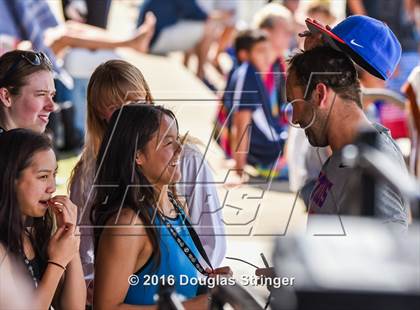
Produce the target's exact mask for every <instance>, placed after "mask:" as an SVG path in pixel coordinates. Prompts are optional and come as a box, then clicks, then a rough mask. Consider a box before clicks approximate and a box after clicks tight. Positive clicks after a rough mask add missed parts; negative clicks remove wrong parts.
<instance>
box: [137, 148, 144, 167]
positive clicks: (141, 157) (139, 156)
mask: <svg viewBox="0 0 420 310" xmlns="http://www.w3.org/2000/svg"><path fill="white" fill-rule="evenodd" d="M135 161H136V164H137V165H138V166H141V165H143V164H144V161H145V158H144V154H143V153H142V152H140V151H137V152H136V159H135Z"/></svg>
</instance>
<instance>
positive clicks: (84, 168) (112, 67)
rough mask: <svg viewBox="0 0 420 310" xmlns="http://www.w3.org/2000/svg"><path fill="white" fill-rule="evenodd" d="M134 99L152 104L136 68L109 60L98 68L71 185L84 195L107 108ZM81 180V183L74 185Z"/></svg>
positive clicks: (90, 94)
mask: <svg viewBox="0 0 420 310" xmlns="http://www.w3.org/2000/svg"><path fill="white" fill-rule="evenodd" d="M135 101H142V102H145V103H150V104H151V103H153V98H152V94H151V92H150V88H149V85H148V84H147V82H146V80H145V79H144V76H143V74H142V73H141V71H140V70H139V69H138V68H137V67H135V66H133V65H132V64H130V63H128V62H126V61H124V60H110V61H107V62H105V63H103V64H101V65H99V66H98V67H97V68H96V69H95V71H94V72H93V74H92V76H91V78H90V80H89V84H88V88H87V126H86V127H87V130H86V134H85V147H84V149H83V152H82V155H81V158H80V160H79V162H78V163H77V164H76V166H75V167H74V169H73V171H72V175H71V177H70V182H69V187H70V188H73V186H76V185H77V186H80V188H79V189H81V192H80V194H83V195H86V194H87V193H86V192H85V190H89V189H87V188H85V186H87V185H90V183H91V180H90V178H92V177H93V176H94V170H95V163H96V157H97V155H98V152H99V147H100V145H101V142H102V139H103V136H104V134H105V131H106V128H107V120H106V118H105V114H106V111H109V110H110V109H113V110H116V109H118V108H120V107H121V106H123V105H124V104H127V103H129V102H135ZM78 178H80V179H78ZM79 180H80V182H81V183H80V184H75V183H76V182H78V181H79ZM80 207H82V206H80Z"/></svg>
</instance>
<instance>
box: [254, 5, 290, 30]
mask: <svg viewBox="0 0 420 310" xmlns="http://www.w3.org/2000/svg"><path fill="white" fill-rule="evenodd" d="M277 19H281V20H282V21H283V22H285V23H293V15H292V13H291V12H290V10H289V9H288V8H286V7H285V6H284V5H281V4H278V3H269V4H267V5H265V6H263V7H262V8H261V9H259V10H258V11H257V13H256V14H255V16H254V19H253V22H252V24H253V26H254V28H259V29H272V28H273V27H274V23H275V21H276V20H277Z"/></svg>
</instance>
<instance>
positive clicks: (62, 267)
mask: <svg viewBox="0 0 420 310" xmlns="http://www.w3.org/2000/svg"><path fill="white" fill-rule="evenodd" d="M48 264H53V265H56V266H58V267H60V268H61V269H63V270H64V271H66V267H64V266H63V265H61V264H59V263H56V262H53V261H52V260H49V261H48Z"/></svg>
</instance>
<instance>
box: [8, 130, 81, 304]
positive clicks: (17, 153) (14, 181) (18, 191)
mask: <svg viewBox="0 0 420 310" xmlns="http://www.w3.org/2000/svg"><path fill="white" fill-rule="evenodd" d="M0 145H2V147H0V171H1V172H2V173H1V175H0V261H1V263H2V266H8V265H10V263H11V262H18V264H19V265H21V266H22V267H24V268H23V269H22V270H25V271H26V274H27V275H28V277H27V281H28V282H29V283H30V282H32V284H33V288H34V291H33V296H32V297H33V298H32V300H31V301H30V302H31V306H32V308H33V309H49V308H50V305H53V306H54V308H59V309H69V310H73V309H84V306H85V300H86V291H85V283H84V281H83V270H82V266H81V261H80V256H79V254H78V248H79V237H78V235H79V233H78V231H77V228H76V218H77V207H76V206H75V205H74V204H72V203H71V201H70V200H69V199H68V198H67V197H65V196H55V197H53V193H54V192H55V174H56V171H57V162H56V158H55V155H54V152H53V150H52V145H51V142H50V140H49V138H48V137H47V136H45V135H43V134H39V133H35V132H33V131H32V130H27V129H12V130H9V131H7V132H4V133H2V134H1V135H0ZM3 146H7V147H3ZM52 214H55V217H56V226H57V230H56V231H55V232H54V231H53V218H52ZM3 264H4V265H3ZM16 272H17V271H16ZM2 285H13V284H12V283H6V284H5V283H2ZM0 288H1V286H0Z"/></svg>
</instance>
